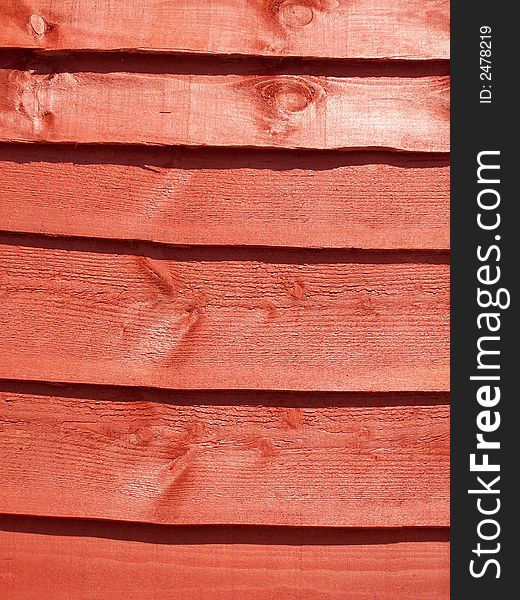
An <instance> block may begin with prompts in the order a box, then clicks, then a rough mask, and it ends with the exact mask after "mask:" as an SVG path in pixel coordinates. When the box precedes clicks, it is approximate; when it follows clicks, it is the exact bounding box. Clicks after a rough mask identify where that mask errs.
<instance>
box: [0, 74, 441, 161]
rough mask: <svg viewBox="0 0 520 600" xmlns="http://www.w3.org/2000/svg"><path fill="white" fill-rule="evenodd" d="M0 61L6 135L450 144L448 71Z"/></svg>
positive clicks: (347, 145)
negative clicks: (257, 71) (263, 70)
mask: <svg viewBox="0 0 520 600" xmlns="http://www.w3.org/2000/svg"><path fill="white" fill-rule="evenodd" d="M44 71H45V69H43V72H39V71H38V69H36V70H14V69H3V70H1V71H0V85H1V86H2V88H3V89H4V97H3V98H2V100H0V119H1V128H0V141H7V142H13V141H15V142H63V143H118V144H151V145H177V144H181V145H195V146H237V147H238V146H240V147H244V146H257V147H275V148H277V147H278V148H316V149H355V148H390V149H395V150H408V151H419V152H421V151H424V152H446V151H448V150H449V78H448V77H446V76H431V77H367V78H363V77H359V78H356V77H315V76H309V75H305V76H300V75H273V76H269V75H259V76H243V75H220V76H219V75H194V74H191V75H184V74H165V73H125V72H119V73H116V72H110V73H104V72H99V73H93V72H82V71H81V72H74V73H72V72H68V71H61V72H54V73H45V72H44Z"/></svg>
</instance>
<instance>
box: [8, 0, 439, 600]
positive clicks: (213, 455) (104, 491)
mask: <svg viewBox="0 0 520 600" xmlns="http://www.w3.org/2000/svg"><path fill="white" fill-rule="evenodd" d="M419 4H420V6H419ZM0 20H1V21H2V23H3V26H2V28H1V30H0V88H1V94H0V264H1V265H2V268H1V272H0V354H1V356H2V360H1V361H0V488H1V489H2V490H3V492H4V493H3V494H1V495H0V515H1V516H0V589H1V590H2V598H6V600H22V599H23V600H33V599H34V600H51V599H52V600H60V599H65V598H78V599H79V598H92V600H98V599H118V598H121V599H122V598H125V599H134V598H135V599H137V598H139V599H141V598H152V597H153V598H157V599H164V600H172V599H173V600H194V599H198V598H204V599H207V600H221V599H222V598H226V599H229V600H278V599H279V598H282V597H283V598H286V599H287V600H315V599H316V598H320V599H323V600H347V599H348V600H366V599H367V598H371V599H372V598H375V599H381V600H383V599H384V600H417V599H422V598H431V599H432V600H445V599H447V598H448V597H449V576H448V575H449V570H448V569H449V533H448V532H449V399H448V390H449V335H448V331H449V157H448V152H449V65H448V63H447V60H446V59H447V58H448V57H449V6H448V2H446V1H445V0H424V1H423V2H421V3H418V1H417V0H355V1H354V2H352V1H350V0H246V1H244V0H176V1H175V2H164V0H140V1H139V2H137V1H136V0H112V1H111V2H106V3H99V2H95V1H94V0H83V1H82V2H77V1H76V0H7V1H4V2H2V3H1V6H0ZM172 53H174V55H172ZM367 59H368V60H367Z"/></svg>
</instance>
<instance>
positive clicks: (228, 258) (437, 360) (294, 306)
mask: <svg viewBox="0 0 520 600" xmlns="http://www.w3.org/2000/svg"><path fill="white" fill-rule="evenodd" d="M3 240H4V242H6V243H5V244H4V245H2V246H1V247H0V260H1V262H2V264H3V268H4V274H3V278H2V288H1V289H2V294H3V301H2V315H1V320H0V333H1V335H0V338H1V342H0V344H1V349H2V354H3V356H4V360H3V361H2V363H1V365H0V377H4V378H17V379H39V380H42V379H43V380H49V381H70V382H77V383H106V384H120V385H151V386H155V387H166V388H206V389H208V388H209V389H221V388H241V389H256V388H261V389H273V388H274V389H293V390H346V391H349V390H352V391H356V390H361V391H387V390H388V391H392V390H401V391H406V390H412V391H415V390H418V391H445V390H447V389H448V384H449V381H448V379H449V377H448V370H449V369H448V367H449V339H448V338H449V336H448V326H449V268H448V265H447V264H444V260H445V257H441V259H440V260H441V262H438V259H437V258H436V257H435V256H431V255H429V256H427V257H423V260H427V261H428V262H422V263H417V264H415V263H410V262H398V261H399V260H402V257H401V258H399V257H395V256H393V255H392V254H391V253H390V254H387V255H384V254H383V255H382V256H379V255H377V254H376V255H370V254H369V255H364V254H351V255H350V256H349V255H348V253H347V254H345V253H342V252H332V251H329V252H321V253H317V254H316V253H315V252H309V251H308V252H307V253H305V252H301V251H300V252H297V251H288V250H286V251H281V250H279V251H273V250H265V251H263V252H262V251H261V250H260V249H256V250H255V249H252V250H250V251H246V250H242V251H240V250H238V249H237V250H226V249H217V248H210V249H207V250H205V249H203V248H199V249H191V250H189V249H188V250H182V249H177V250H174V249H167V248H165V247H163V248H158V247H155V248H145V247H141V249H140V248H139V246H137V247H136V246H135V245H133V246H130V247H127V248H126V249H125V247H124V246H122V245H114V244H112V245H111V244H108V243H105V244H104V243H102V242H99V241H97V242H94V241H89V242H88V243H83V242H80V241H77V242H74V241H72V240H71V241H69V242H68V243H64V242H58V241H56V242H53V241H52V240H45V239H38V240H36V242H37V244H36V247H32V246H31V245H29V244H30V241H29V240H27V242H26V245H19V244H20V242H21V241H22V240H19V239H18V238H16V237H15V238H11V239H10V238H8V237H6V236H4V238H3ZM43 245H47V247H46V248H45V247H41V246H43ZM53 246H54V247H53ZM136 251H137V252H139V255H136V254H135V252H136ZM419 259H420V257H419ZM408 260H410V258H409V257H408ZM412 260H413V258H412ZM374 261H378V262H374Z"/></svg>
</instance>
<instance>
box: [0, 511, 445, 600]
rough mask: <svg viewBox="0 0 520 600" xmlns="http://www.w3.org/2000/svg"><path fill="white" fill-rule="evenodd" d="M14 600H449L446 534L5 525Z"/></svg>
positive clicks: (1, 528)
mask: <svg viewBox="0 0 520 600" xmlns="http://www.w3.org/2000/svg"><path fill="white" fill-rule="evenodd" d="M0 555H1V556H2V558H3V559H4V560H2V559H0V580H1V581H2V587H3V591H4V596H5V597H6V598H9V599H11V598H12V599H15V598H16V599H18V598H23V599H24V600H56V599H57V598H64V597H78V598H110V599H113V600H116V599H121V600H127V599H132V600H134V599H135V600H138V599H140V598H143V597H150V596H153V598H156V599H161V600H163V599H164V600H193V598H199V597H203V598H204V599H208V600H221V599H222V598H226V599H229V600H279V598H280V597H281V596H283V597H284V598H287V599H288V600H309V599H311V598H313V599H314V598H320V600H345V598H346V597H348V598H349V600H366V598H378V599H380V598H384V599H385V600H417V599H418V598H430V599H432V600H445V599H446V598H448V596H449V542H448V537H447V532H446V531H444V530H438V531H435V530H433V531H432V530H423V531H422V532H421V531H414V530H412V531H406V530H405V531H395V532H388V531H386V532H382V531H364V532H361V531H355V530H354V531H352V530H350V531H344V530H339V531H331V530H315V529H311V530H307V532H306V531H305V530H299V529H295V528H291V529H282V530H272V529H269V528H261V529H255V530H251V529H247V528H245V529H244V528H240V529H237V528H232V527H226V528H219V529H215V528H203V529H194V528H187V529H186V528H165V527H160V528H157V527H150V526H145V527H143V526H137V525H136V524H132V525H131V526H126V525H125V524H121V523H96V522H83V523H81V522H77V521H58V520H52V519H48V520H41V519H13V518H2V517H0Z"/></svg>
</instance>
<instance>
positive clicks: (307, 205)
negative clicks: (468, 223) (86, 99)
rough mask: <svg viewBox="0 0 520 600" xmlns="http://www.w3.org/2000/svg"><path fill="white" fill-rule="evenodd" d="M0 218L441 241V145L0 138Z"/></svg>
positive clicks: (149, 235)
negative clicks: (160, 144) (154, 144)
mask: <svg viewBox="0 0 520 600" xmlns="http://www.w3.org/2000/svg"><path fill="white" fill-rule="evenodd" d="M0 161H1V162H0V173H1V176H0V197H1V198H2V201H1V202H0V229H2V230H8V231H19V232H32V233H44V234H52V235H72V236H85V237H100V238H119V239H139V240H149V241H154V242H165V243H171V244H217V245H218V244H222V245H266V246H292V247H329V248H334V247H338V248H341V247H345V248H356V247H357V248H380V249H385V248H388V249H399V248H406V249H408V248H412V249H448V248H449V174H450V170H449V163H448V160H447V158H446V157H444V156H442V155H441V156H439V157H434V158H430V155H416V156H411V155H396V154H390V153H375V152H374V153H363V154H357V153H354V154H353V153H344V152H338V153H322V152H308V151H307V152H296V151H290V152H287V151H273V150H246V149H243V150H240V151H237V150H221V149H220V150H213V149H183V148H177V149H175V150H170V149H162V148H161V149H159V148H137V149H136V148H131V147H109V148H106V147H90V146H76V147H69V146H64V147H62V146H53V145H50V146H44V147H34V146H27V145H16V146H14V147H13V146H12V145H3V146H0Z"/></svg>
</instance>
